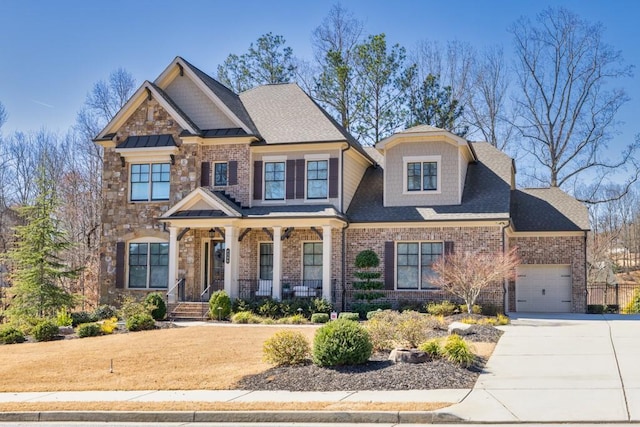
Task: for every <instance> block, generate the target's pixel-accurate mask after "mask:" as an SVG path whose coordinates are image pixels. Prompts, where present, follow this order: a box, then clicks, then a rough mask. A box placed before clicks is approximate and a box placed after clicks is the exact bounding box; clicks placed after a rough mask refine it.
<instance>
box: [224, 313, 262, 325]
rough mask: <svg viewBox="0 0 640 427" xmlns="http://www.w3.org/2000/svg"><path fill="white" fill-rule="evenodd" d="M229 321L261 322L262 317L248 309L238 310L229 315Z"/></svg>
mask: <svg viewBox="0 0 640 427" xmlns="http://www.w3.org/2000/svg"><path fill="white" fill-rule="evenodd" d="M231 323H244V324H247V323H262V319H261V318H260V317H259V316H256V315H255V314H253V313H252V312H250V311H239V312H237V313H234V314H233V315H232V316H231Z"/></svg>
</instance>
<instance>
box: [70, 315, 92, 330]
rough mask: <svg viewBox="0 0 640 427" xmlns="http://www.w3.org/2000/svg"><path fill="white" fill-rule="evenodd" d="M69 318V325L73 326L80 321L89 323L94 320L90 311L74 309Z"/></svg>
mask: <svg viewBox="0 0 640 427" xmlns="http://www.w3.org/2000/svg"><path fill="white" fill-rule="evenodd" d="M71 319H72V322H71V326H73V327H74V328H75V327H76V326H78V325H80V324H81V323H91V322H94V321H95V320H96V319H95V318H94V317H93V316H92V314H91V313H88V312H86V311H76V312H75V313H71Z"/></svg>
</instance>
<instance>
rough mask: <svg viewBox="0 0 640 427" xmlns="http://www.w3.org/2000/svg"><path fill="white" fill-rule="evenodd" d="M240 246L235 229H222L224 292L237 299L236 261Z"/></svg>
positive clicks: (237, 265)
mask: <svg viewBox="0 0 640 427" xmlns="http://www.w3.org/2000/svg"><path fill="white" fill-rule="evenodd" d="M239 256H240V246H239V244H238V236H237V229H236V228H235V227H225V228H224V290H225V292H226V293H227V295H229V296H230V297H231V298H237V297H238V295H239V289H238V267H239V263H238V259H239Z"/></svg>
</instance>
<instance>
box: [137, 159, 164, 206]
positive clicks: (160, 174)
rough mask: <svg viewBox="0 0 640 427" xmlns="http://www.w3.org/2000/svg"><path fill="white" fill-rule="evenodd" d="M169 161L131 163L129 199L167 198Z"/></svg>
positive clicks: (151, 199) (149, 199) (140, 200)
mask: <svg viewBox="0 0 640 427" xmlns="http://www.w3.org/2000/svg"><path fill="white" fill-rule="evenodd" d="M170 170H171V165H170V164H169V163H142V164H132V165H131V201H132V202H142V201H153V200H169V184H170Z"/></svg>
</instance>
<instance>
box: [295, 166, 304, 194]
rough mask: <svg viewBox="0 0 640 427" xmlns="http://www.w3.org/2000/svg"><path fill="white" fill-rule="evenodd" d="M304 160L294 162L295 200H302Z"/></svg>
mask: <svg viewBox="0 0 640 427" xmlns="http://www.w3.org/2000/svg"><path fill="white" fill-rule="evenodd" d="M304 181H305V173H304V159H298V160H296V199H304Z"/></svg>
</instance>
